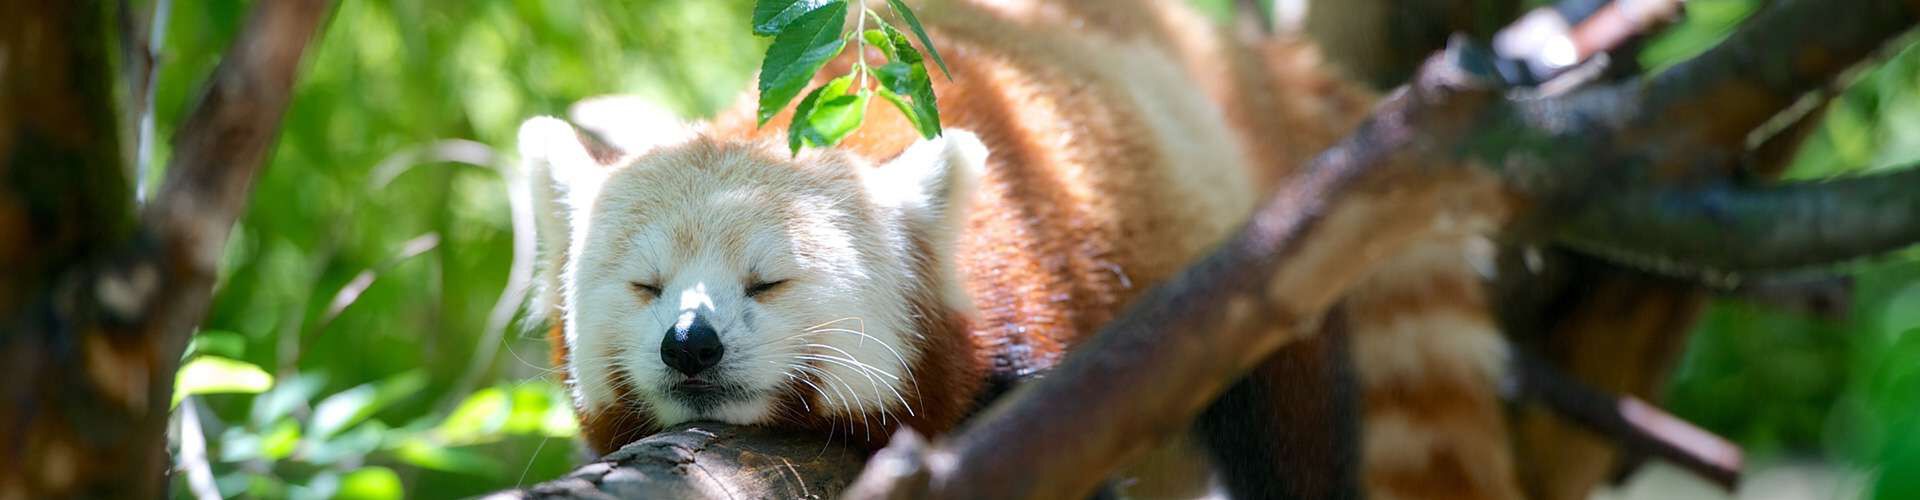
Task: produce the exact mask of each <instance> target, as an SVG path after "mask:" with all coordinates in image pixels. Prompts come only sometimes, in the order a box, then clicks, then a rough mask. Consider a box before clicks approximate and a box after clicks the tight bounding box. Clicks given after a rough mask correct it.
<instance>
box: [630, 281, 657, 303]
mask: <svg viewBox="0 0 1920 500" xmlns="http://www.w3.org/2000/svg"><path fill="white" fill-rule="evenodd" d="M627 286H629V287H632V288H633V291H634V293H638V294H640V296H641V298H645V299H656V298H659V297H660V287H658V286H654V285H649V284H646V283H641V282H638V281H635V282H632V283H628V284H627Z"/></svg>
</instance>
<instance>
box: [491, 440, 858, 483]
mask: <svg viewBox="0 0 1920 500" xmlns="http://www.w3.org/2000/svg"><path fill="white" fill-rule="evenodd" d="M844 445H845V443H844V442H842V443H837V444H836V443H831V442H829V441H827V440H826V439H825V438H824V437H822V436H817V435H810V434H796V433H780V432H777V431H771V430H767V429H762V428H754V427H733V426H727V425H719V424H696V425H683V426H680V427H677V428H674V429H669V430H667V431H666V432H662V433H660V434H655V435H653V436H651V437H648V438H646V439H641V440H639V441H635V442H634V443H633V444H629V445H627V446H625V447H622V448H621V449H620V450H619V451H615V452H613V453H610V454H607V456H606V457H605V458H601V459H600V460H599V461H597V462H594V463H592V464H589V465H587V466H585V467H581V468H579V469H577V470H575V471H574V472H573V473H572V474H568V475H567V477H563V478H560V479H557V480H554V481H550V482H546V483H542V484H540V485H537V486H534V487H531V488H527V489H524V490H515V491H507V492H501V493H496V494H494V495H491V496H488V497H487V498H488V499H489V500H507V499H567V498H580V499H589V498H595V499H597V498H826V497H830V496H832V495H834V494H835V493H837V492H839V491H840V490H841V489H844V488H846V486H847V484H848V483H851V482H853V478H854V476H855V475H857V474H859V473H860V463H861V459H862V458H863V457H862V454H861V453H860V452H857V451H854V450H852V449H850V448H847V447H846V446H844Z"/></svg>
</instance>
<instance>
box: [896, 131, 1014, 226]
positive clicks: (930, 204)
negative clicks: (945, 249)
mask: <svg viewBox="0 0 1920 500" xmlns="http://www.w3.org/2000/svg"><path fill="white" fill-rule="evenodd" d="M986 167H987V146H986V145H985V144H981V143H980V137H978V136H975V135H973V132H968V131H965V130H959V129H947V130H946V132H945V133H943V134H941V135H940V136H939V137H935V138H932V139H926V140H922V141H920V142H918V143H915V144H914V145H913V146H912V147H909V148H907V150H906V151H905V152H902V153H900V156H898V157H895V158H894V159H893V161H890V162H887V164H886V166H883V167H880V169H879V170H878V171H875V172H874V173H872V174H871V175H868V176H867V179H866V182H867V192H868V193H869V194H870V195H871V196H873V198H874V199H875V200H876V201H878V202H879V203H881V204H882V205H889V206H895V207H899V208H900V209H901V210H903V211H904V212H905V213H906V214H907V216H908V217H911V218H914V219H916V220H913V221H911V223H913V224H915V225H921V224H933V225H935V226H936V227H923V228H926V229H954V230H957V229H959V228H958V225H959V224H960V223H961V222H962V221H964V220H965V217H966V209H967V203H968V202H969V200H970V199H971V198H972V197H973V188H974V185H975V184H977V183H979V182H980V175H981V172H983V171H985V170H986ZM936 232H937V233H952V232H953V231H936Z"/></svg>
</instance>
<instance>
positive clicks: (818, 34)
mask: <svg viewBox="0 0 1920 500" xmlns="http://www.w3.org/2000/svg"><path fill="white" fill-rule="evenodd" d="M846 22H847V4H846V3H845V2H840V1H836V2H831V3H828V4H827V5H825V6H822V7H820V8H818V9H814V10H812V11H810V12H807V13H806V14H805V15H802V16H800V18H799V19H796V20H794V21H793V23H792V24H790V25H788V26H787V28H786V29H784V30H782V31H781V32H780V34H779V35H778V36H775V37H774V38H773V45H772V46H770V47H767V56H766V59H765V60H763V61H761V63H760V113H759V118H760V120H759V123H760V124H761V125H765V124H766V123H767V120H771V119H773V116H774V115H777V114H779V113H780V110H781V109H784V108H786V107H787V103H788V102H790V101H792V100H793V97H794V96H797V95H799V94H800V89H802V88H806V86H807V82H808V81H812V80H813V74H814V73H816V72H819V71H820V68H821V67H822V66H826V64H827V61H828V60H830V59H833V56H836V55H839V54H840V49H842V48H845V47H846V45H847V41H846V39H844V38H842V37H841V36H840V30H841V28H842V27H844V26H845V25H846Z"/></svg>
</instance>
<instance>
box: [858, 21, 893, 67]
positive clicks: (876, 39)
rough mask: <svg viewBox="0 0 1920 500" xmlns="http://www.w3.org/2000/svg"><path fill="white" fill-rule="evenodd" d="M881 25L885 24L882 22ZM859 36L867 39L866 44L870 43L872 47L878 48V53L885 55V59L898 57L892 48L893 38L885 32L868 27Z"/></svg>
mask: <svg viewBox="0 0 1920 500" xmlns="http://www.w3.org/2000/svg"><path fill="white" fill-rule="evenodd" d="M881 26H886V25H885V24H882V25H881ZM860 37H861V38H863V39H865V40H866V41H867V45H872V46H873V47H874V48H877V49H880V53H881V54H883V55H886V56H887V60H889V61H891V60H894V59H898V58H899V56H898V55H897V54H898V53H897V52H895V51H894V48H893V38H892V37H889V36H887V32H885V31H881V30H878V29H870V30H867V31H866V32H865V33H861V34H860Z"/></svg>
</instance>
